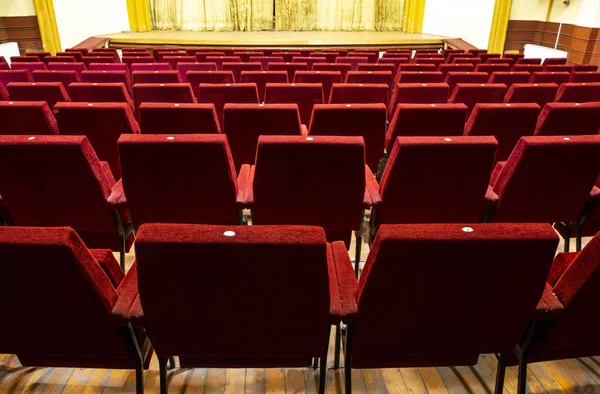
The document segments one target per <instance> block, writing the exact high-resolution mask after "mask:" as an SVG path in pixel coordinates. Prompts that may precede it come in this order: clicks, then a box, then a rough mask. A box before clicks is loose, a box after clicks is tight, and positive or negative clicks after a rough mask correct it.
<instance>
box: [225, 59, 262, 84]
mask: <svg viewBox="0 0 600 394" xmlns="http://www.w3.org/2000/svg"><path fill="white" fill-rule="evenodd" d="M222 69H223V71H231V72H232V73H233V80H234V81H235V82H241V74H242V72H243V71H262V65H261V64H260V63H259V62H253V63H229V62H225V63H223V66H222Z"/></svg>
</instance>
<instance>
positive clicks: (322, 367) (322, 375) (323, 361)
mask: <svg viewBox="0 0 600 394" xmlns="http://www.w3.org/2000/svg"><path fill="white" fill-rule="evenodd" d="M330 337H331V326H328V327H327V341H325V351H324V352H323V354H322V355H321V358H320V359H319V394H325V383H326V382H327V353H328V351H329V338H330Z"/></svg>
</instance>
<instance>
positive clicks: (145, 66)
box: [92, 63, 171, 72]
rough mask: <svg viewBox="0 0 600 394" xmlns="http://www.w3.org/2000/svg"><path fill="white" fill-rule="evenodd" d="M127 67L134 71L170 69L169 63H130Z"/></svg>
mask: <svg viewBox="0 0 600 394" xmlns="http://www.w3.org/2000/svg"><path fill="white" fill-rule="evenodd" d="M92 64H93V63H92ZM125 67H127V65H125ZM129 69H130V71H131V72H134V71H169V70H170V69H171V65H170V64H169V63H131V64H130V65H129Z"/></svg>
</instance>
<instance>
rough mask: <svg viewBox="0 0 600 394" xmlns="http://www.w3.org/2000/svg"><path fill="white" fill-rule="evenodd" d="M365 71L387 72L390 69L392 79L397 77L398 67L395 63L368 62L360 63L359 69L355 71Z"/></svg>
mask: <svg viewBox="0 0 600 394" xmlns="http://www.w3.org/2000/svg"><path fill="white" fill-rule="evenodd" d="M365 71H376V72H385V71H389V72H390V74H392V81H393V80H394V78H395V77H396V67H395V66H394V65H393V64H381V63H375V64H372V63H366V64H359V65H358V69H357V71H354V72H365ZM347 79H348V75H347V73H346V79H345V80H347Z"/></svg>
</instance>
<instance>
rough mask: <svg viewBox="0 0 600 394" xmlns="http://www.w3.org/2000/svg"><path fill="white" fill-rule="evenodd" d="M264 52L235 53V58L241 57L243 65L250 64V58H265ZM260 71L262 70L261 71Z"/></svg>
mask: <svg viewBox="0 0 600 394" xmlns="http://www.w3.org/2000/svg"><path fill="white" fill-rule="evenodd" d="M264 55H265V54H264V52H260V51H239V52H238V51H236V52H233V56H239V57H240V59H241V60H242V63H248V62H249V61H250V56H264ZM259 71H260V70H259Z"/></svg>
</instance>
